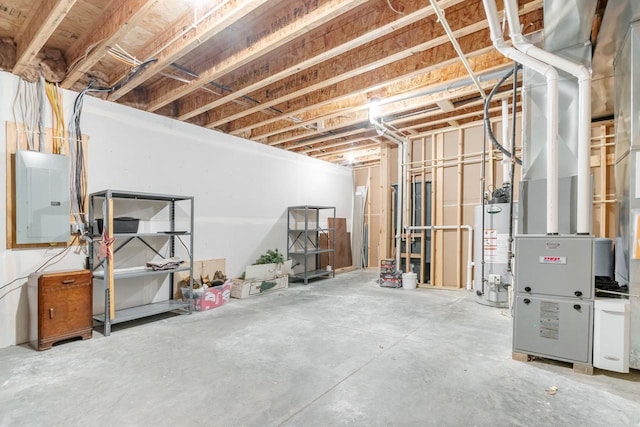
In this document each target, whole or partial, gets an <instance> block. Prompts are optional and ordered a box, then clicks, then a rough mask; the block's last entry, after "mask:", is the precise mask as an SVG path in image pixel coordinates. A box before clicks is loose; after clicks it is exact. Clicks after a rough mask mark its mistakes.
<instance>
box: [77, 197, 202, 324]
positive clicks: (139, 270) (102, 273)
mask: <svg viewBox="0 0 640 427" xmlns="http://www.w3.org/2000/svg"><path fill="white" fill-rule="evenodd" d="M100 201H102V202H103V209H102V210H103V216H104V218H103V221H104V223H105V226H106V224H107V223H108V222H109V221H108V220H109V218H113V214H114V210H118V211H126V210H127V208H128V207H132V209H133V205H134V204H135V202H136V201H139V202H142V203H148V202H149V203H151V204H152V205H154V206H157V208H158V209H159V210H160V211H162V210H163V209H166V208H168V209H166V210H167V211H168V215H167V217H166V219H165V220H164V221H163V222H162V223H163V224H166V225H167V228H168V229H167V230H162V231H158V232H149V231H144V232H139V233H113V234H112V236H113V237H115V238H116V240H115V243H114V247H113V253H112V257H111V259H109V258H106V259H103V260H102V261H99V260H98V259H97V257H96V252H95V248H94V245H92V244H91V245H89V269H90V270H91V271H93V278H94V281H96V280H97V281H100V282H102V284H103V288H104V296H105V311H104V313H101V314H98V315H95V316H93V318H94V320H96V321H98V322H101V323H103V325H104V335H105V336H108V335H110V334H111V325H113V324H116V323H120V322H127V321H130V320H134V319H139V318H142V317H147V316H153V315H156V314H161V313H166V312H169V311H174V310H183V311H186V312H189V313H190V312H191V309H190V306H189V303H187V302H182V301H179V300H174V299H173V282H174V281H173V274H174V273H176V272H179V271H188V272H189V277H193V267H192V266H193V223H194V218H193V214H194V210H193V197H191V196H174V195H168V194H150V193H136V192H130V191H116V190H104V191H99V192H97V193H92V194H90V195H89V225H90V227H91V229H92V230H93V227H94V226H95V224H96V219H97V218H96V216H95V206H96V204H97V203H100ZM116 204H117V209H116ZM177 204H179V205H180V206H181V207H184V208H185V212H186V211H187V208H188V223H189V225H188V230H182V231H177V230H176V228H175V226H176V205H177ZM185 220H186V215H185ZM95 237H99V236H97V235H96V236H95ZM182 237H185V239H186V238H188V240H189V243H188V245H189V246H188V247H187V246H186V245H185V244H184V242H182V240H180V242H181V243H182V245H183V246H184V249H185V250H186V252H187V259H184V261H188V263H189V266H188V267H178V268H173V269H167V270H150V269H147V268H146V266H145V265H133V266H129V267H122V266H120V267H119V268H115V260H116V257H117V255H118V252H119V251H120V250H121V249H123V248H124V247H126V246H127V245H130V244H131V243H132V242H140V243H142V244H143V245H144V246H145V247H146V248H148V249H149V250H151V251H152V252H153V253H155V255H157V256H159V257H160V258H170V257H174V256H175V255H176V245H175V244H176V240H177V239H181V238H182ZM154 243H155V244H156V245H157V244H160V245H163V246H164V247H165V248H166V249H167V253H166V254H165V255H162V254H161V253H160V252H159V251H158V250H157V249H155V248H154V245H153V244H154ZM165 245H168V247H167V246H165ZM148 261H151V260H148ZM111 271H112V274H110V272H111ZM151 276H155V277H161V276H165V278H164V280H167V279H168V280H169V295H168V299H166V300H164V301H157V302H152V303H149V304H143V305H140V306H137V307H128V308H124V309H115V310H112V307H111V302H112V301H113V300H114V298H113V296H112V295H111V294H110V289H114V287H115V282H116V281H118V280H122V279H132V278H145V277H151ZM111 277H112V279H111ZM110 280H113V283H111V284H110V283H109V282H110ZM189 286H190V287H191V286H193V282H192V281H190V283H189ZM113 304H114V307H113V308H115V303H113Z"/></svg>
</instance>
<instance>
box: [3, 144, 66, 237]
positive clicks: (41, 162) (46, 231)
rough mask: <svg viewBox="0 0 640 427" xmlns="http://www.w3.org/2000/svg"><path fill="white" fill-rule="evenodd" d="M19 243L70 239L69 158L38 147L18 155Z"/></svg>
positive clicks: (17, 223) (17, 224)
mask: <svg viewBox="0 0 640 427" xmlns="http://www.w3.org/2000/svg"><path fill="white" fill-rule="evenodd" d="M15 165H16V167H15V170H16V177H15V183H16V188H15V198H16V243H19V244H20V243H56V242H67V241H68V240H69V232H70V228H69V224H70V222H69V214H70V208H69V206H70V203H69V194H70V192H69V158H68V157H67V156H62V155H59V154H48V153H41V152H38V151H18V152H16V157H15Z"/></svg>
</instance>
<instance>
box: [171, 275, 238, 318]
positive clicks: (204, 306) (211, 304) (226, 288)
mask: <svg viewBox="0 0 640 427" xmlns="http://www.w3.org/2000/svg"><path fill="white" fill-rule="evenodd" d="M190 291H191V290H190V289H189V288H182V300H183V301H189V303H190V305H191V310H195V311H205V310H211V309H214V308H216V307H220V306H222V305H224V304H225V303H227V302H229V297H230V296H231V282H230V281H227V282H225V283H224V284H222V285H218V286H212V287H210V288H206V289H204V288H198V289H193V291H192V292H190Z"/></svg>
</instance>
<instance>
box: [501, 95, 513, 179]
mask: <svg viewBox="0 0 640 427" xmlns="http://www.w3.org/2000/svg"><path fill="white" fill-rule="evenodd" d="M507 141H509V101H508V100H507V99H506V98H505V99H503V100H502V146H503V147H507ZM511 155H512V156H513V155H515V154H514V153H511ZM510 166H511V159H510V158H509V157H507V156H505V155H504V154H503V155H502V183H503V185H504V184H509V185H511V174H510Z"/></svg>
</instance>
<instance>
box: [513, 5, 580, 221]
mask: <svg viewBox="0 0 640 427" xmlns="http://www.w3.org/2000/svg"><path fill="white" fill-rule="evenodd" d="M504 6H505V11H506V14H507V20H508V21H509V33H510V36H511V40H513V44H514V46H515V47H516V48H517V49H518V50H520V51H521V52H523V53H524V54H526V55H530V56H532V57H533V58H535V59H538V60H540V61H543V62H545V63H547V64H550V65H552V66H554V67H557V68H559V69H561V70H563V71H565V72H567V73H569V74H571V75H572V76H574V77H576V78H577V79H578V96H579V100H578V102H579V104H578V197H577V198H578V204H577V232H578V234H591V230H590V229H589V228H590V227H589V215H590V210H591V201H590V184H589V175H590V165H589V157H590V154H591V147H590V143H591V73H590V72H589V70H588V69H587V67H585V66H584V65H582V64H578V63H575V62H572V61H569V60H568V59H565V58H562V57H560V56H558V55H555V54H553V53H551V52H547V51H546V50H544V49H540V48H539V47H537V46H534V45H533V44H531V43H529V41H528V40H526V39H525V38H524V37H523V36H522V33H521V31H520V17H519V15H518V5H517V3H516V1H515V0H505V2H504ZM548 114H549V116H550V113H548Z"/></svg>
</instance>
